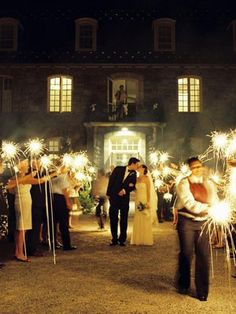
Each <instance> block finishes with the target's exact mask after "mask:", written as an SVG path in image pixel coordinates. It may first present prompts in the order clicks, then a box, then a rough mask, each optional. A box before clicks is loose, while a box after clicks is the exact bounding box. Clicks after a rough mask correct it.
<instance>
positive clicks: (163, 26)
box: [153, 18, 175, 51]
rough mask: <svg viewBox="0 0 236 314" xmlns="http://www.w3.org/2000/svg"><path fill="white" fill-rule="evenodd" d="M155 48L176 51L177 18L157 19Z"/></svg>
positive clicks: (154, 23) (154, 24)
mask: <svg viewBox="0 0 236 314" xmlns="http://www.w3.org/2000/svg"><path fill="white" fill-rule="evenodd" d="M153 27H154V50H155V51H175V20H172V19H169V18H161V19H157V20H155V21H154V22H153Z"/></svg>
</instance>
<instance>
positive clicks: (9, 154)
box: [2, 141, 20, 161]
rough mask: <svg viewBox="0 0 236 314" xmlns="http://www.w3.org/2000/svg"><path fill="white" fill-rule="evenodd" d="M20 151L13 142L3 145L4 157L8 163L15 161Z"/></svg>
mask: <svg viewBox="0 0 236 314" xmlns="http://www.w3.org/2000/svg"><path fill="white" fill-rule="evenodd" d="M19 154H20V149H19V146H18V145H17V144H15V143H13V142H5V141H4V142H3V143H2V156H3V158H4V159H6V160H7V161H13V160H15V159H16V158H18V157H19Z"/></svg>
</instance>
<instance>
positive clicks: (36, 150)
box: [25, 139, 44, 157]
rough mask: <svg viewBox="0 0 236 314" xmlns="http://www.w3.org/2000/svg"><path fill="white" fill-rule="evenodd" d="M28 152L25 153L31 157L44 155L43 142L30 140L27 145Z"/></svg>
mask: <svg viewBox="0 0 236 314" xmlns="http://www.w3.org/2000/svg"><path fill="white" fill-rule="evenodd" d="M25 146H26V150H25V153H26V154H27V153H30V156H31V157H36V156H39V155H41V154H42V153H43V150H44V146H43V140H40V139H32V140H29V141H28V142H27V143H26V144H25Z"/></svg>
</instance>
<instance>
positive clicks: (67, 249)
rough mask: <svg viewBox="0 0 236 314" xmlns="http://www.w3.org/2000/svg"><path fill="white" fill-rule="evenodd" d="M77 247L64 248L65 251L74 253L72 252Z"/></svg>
mask: <svg viewBox="0 0 236 314" xmlns="http://www.w3.org/2000/svg"><path fill="white" fill-rule="evenodd" d="M76 249H77V246H72V245H71V246H69V247H63V251H72V250H76Z"/></svg>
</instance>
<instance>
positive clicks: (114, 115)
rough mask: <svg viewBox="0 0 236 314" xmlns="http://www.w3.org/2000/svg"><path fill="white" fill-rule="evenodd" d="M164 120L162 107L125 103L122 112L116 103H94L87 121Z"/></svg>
mask: <svg viewBox="0 0 236 314" xmlns="http://www.w3.org/2000/svg"><path fill="white" fill-rule="evenodd" d="M122 121H124V122H133V121H143V122H164V121H165V119H164V114H163V110H162V109H161V108H151V109H150V108H147V107H146V108H145V107H143V106H141V105H140V106H139V105H137V104H126V105H124V107H123V109H122V112H121V111H120V112H119V111H118V110H117V108H116V106H115V105H114V104H109V105H108V106H106V107H105V106H103V107H102V106H101V107H100V106H98V105H95V104H94V105H92V106H91V107H90V112H89V115H88V117H87V122H122Z"/></svg>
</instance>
